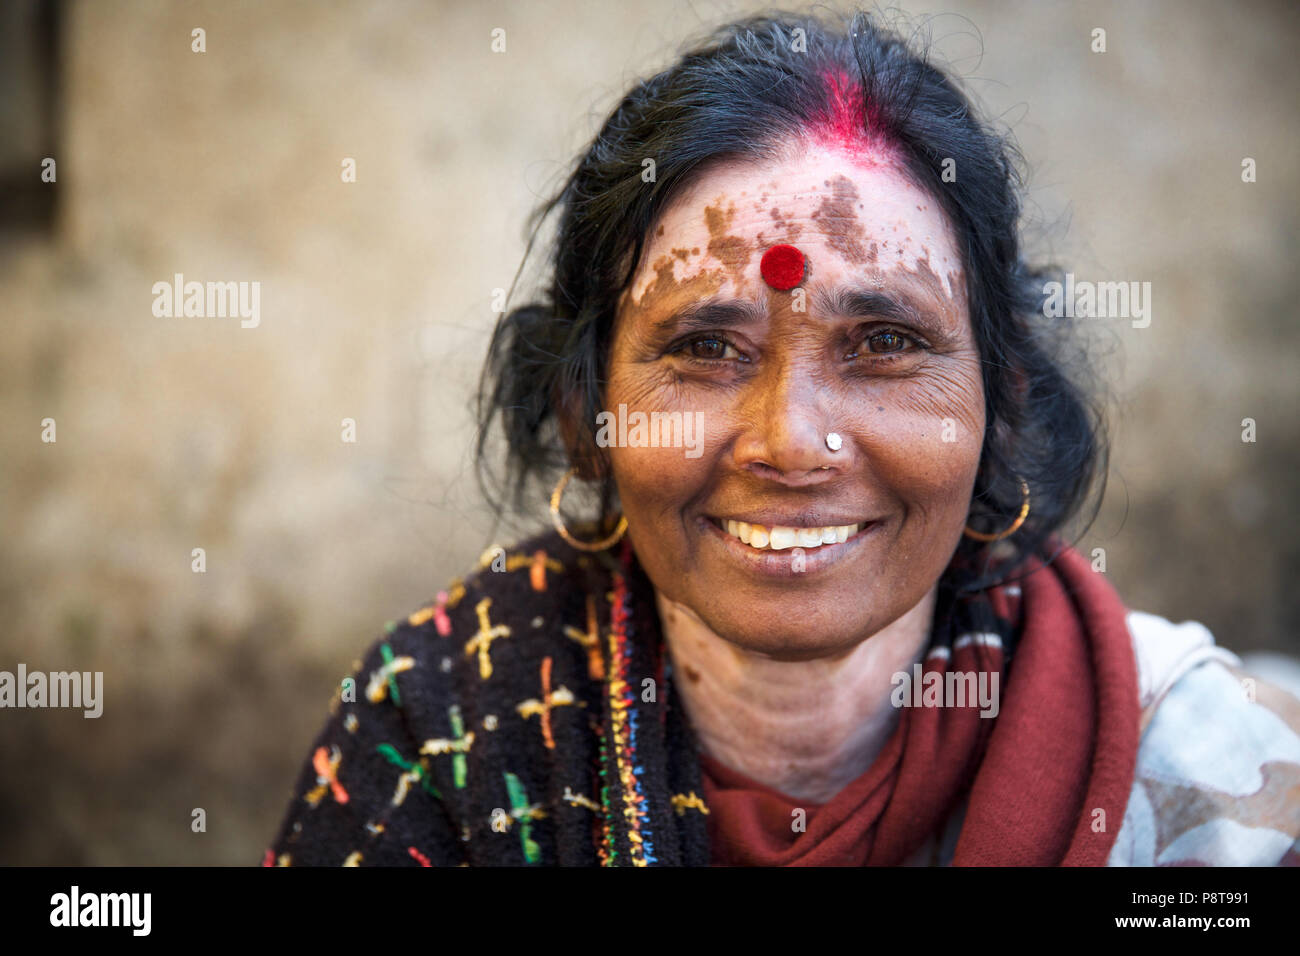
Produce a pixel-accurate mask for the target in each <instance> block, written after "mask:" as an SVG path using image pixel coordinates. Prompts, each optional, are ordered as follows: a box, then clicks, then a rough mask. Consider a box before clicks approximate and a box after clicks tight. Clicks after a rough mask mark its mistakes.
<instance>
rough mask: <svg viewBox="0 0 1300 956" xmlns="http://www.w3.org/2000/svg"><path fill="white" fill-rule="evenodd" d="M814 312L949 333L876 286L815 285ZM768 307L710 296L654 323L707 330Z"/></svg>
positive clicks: (754, 317) (757, 316)
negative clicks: (870, 287)
mask: <svg viewBox="0 0 1300 956" xmlns="http://www.w3.org/2000/svg"><path fill="white" fill-rule="evenodd" d="M811 298H812V306H813V310H814V311H815V313H817V314H820V315H826V316H835V317H842V318H850V319H884V320H887V321H888V320H892V321H895V322H902V323H905V324H908V325H912V326H915V327H916V328H918V329H921V330H923V331H925V332H927V333H929V334H930V335H932V336H934V337H935V338H936V339H942V338H946V337H948V336H949V335H951V334H952V333H951V330H950V329H948V328H947V325H946V323H944V322H943V321H942V320H940V319H939V318H938V317H937V316H934V315H931V314H930V313H929V312H928V310H922V309H919V308H917V307H916V305H915V304H913V302H912V300H911V297H910V296H907V295H905V294H904V295H894V294H891V293H888V292H882V291H880V290H877V289H863V288H854V287H845V286H837V287H836V288H834V289H829V290H828V289H825V288H821V287H819V288H816V289H814V290H813V291H812V293H811ZM766 318H767V310H766V309H765V308H764V307H763V306H761V305H759V304H758V303H757V302H752V301H749V300H746V299H720V298H718V297H717V296H713V297H711V298H707V299H701V300H700V301H698V302H692V303H689V304H688V305H685V306H683V307H682V308H680V309H678V310H676V311H675V312H673V313H672V314H671V315H669V316H667V317H666V318H664V319H660V320H659V321H658V322H656V323H654V331H655V332H658V333H665V334H667V333H690V332H706V331H710V330H713V329H722V328H737V327H743V326H746V325H753V324H757V323H759V322H762V321H765V320H766Z"/></svg>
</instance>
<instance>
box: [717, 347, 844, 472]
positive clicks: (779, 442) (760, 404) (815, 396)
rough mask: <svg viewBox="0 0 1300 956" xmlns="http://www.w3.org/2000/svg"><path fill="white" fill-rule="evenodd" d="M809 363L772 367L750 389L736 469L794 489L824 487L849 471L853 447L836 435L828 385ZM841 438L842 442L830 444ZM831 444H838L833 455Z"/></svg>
mask: <svg viewBox="0 0 1300 956" xmlns="http://www.w3.org/2000/svg"><path fill="white" fill-rule="evenodd" d="M818 378H819V376H817V375H816V374H815V372H814V370H813V369H811V368H809V367H808V366H807V365H806V364H805V363H800V362H794V361H789V362H785V363H783V364H781V365H780V366H776V365H773V366H771V367H770V369H769V370H768V371H767V373H766V374H761V375H758V376H756V377H755V378H754V379H753V380H751V381H750V382H749V383H748V384H747V385H746V386H745V393H744V395H743V397H742V402H741V409H740V411H741V420H742V421H743V422H744V425H743V427H742V429H741V433H740V435H739V437H738V438H737V439H736V443H735V445H734V450H733V456H734V458H735V461H736V464H737V465H738V466H739V467H741V468H744V469H745V470H746V471H749V472H751V473H752V474H755V475H757V476H759V477H762V478H767V479H769V480H772V481H777V482H780V483H781V484H784V485H788V486H790V487H801V486H806V485H816V484H821V483H823V482H826V481H831V480H833V479H834V478H837V477H839V476H841V475H843V474H845V473H847V472H848V471H849V469H850V468H851V467H852V461H853V445H852V442H851V441H850V440H849V436H848V435H847V434H845V433H844V432H843V429H842V427H841V429H838V430H837V429H836V427H835V422H834V421H833V420H832V419H834V418H835V416H834V414H832V413H831V412H830V411H829V407H830V406H831V405H833V404H834V403H833V402H832V401H830V400H828V383H826V382H825V381H818ZM832 432H836V433H838V434H839V437H840V441H839V442H838V443H837V442H835V441H834V439H832V440H831V442H830V443H828V442H827V435H828V434H830V433H832ZM831 444H839V446H840V447H839V449H838V450H832V449H831V447H830V445H831Z"/></svg>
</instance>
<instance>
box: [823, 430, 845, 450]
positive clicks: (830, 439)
mask: <svg viewBox="0 0 1300 956" xmlns="http://www.w3.org/2000/svg"><path fill="white" fill-rule="evenodd" d="M843 444H844V439H842V438H840V436H839V435H838V434H837V433H836V432H831V433H830V434H829V435H827V436H826V447H827V448H829V449H830V450H831V451H839V450H840V446H841V445H843Z"/></svg>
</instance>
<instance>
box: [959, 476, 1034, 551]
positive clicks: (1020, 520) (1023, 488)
mask: <svg viewBox="0 0 1300 956" xmlns="http://www.w3.org/2000/svg"><path fill="white" fill-rule="evenodd" d="M1020 493H1021V494H1022V495H1023V496H1024V499H1025V501H1024V504H1022V505H1021V506H1020V514H1018V515H1016V520H1015V521H1013V522H1011V527H1009V528H1007V530H1005V531H1002V532H1000V533H998V534H985V533H984V532H982V531H972V530H971V529H970V525H967V526H966V528H965V530H964V531H962V534H964V535H966V537H968V538H974V539H975V540H976V541H1001V540H1002V539H1003V538H1008V537H1010V536H1011V535H1013V534H1015V533H1016V532H1017V531H1019V530H1020V526H1021V525H1022V524H1024V523H1025V519H1026V518H1028V517H1029V483H1028V482H1027V481H1025V480H1024V479H1023V478H1022V479H1020Z"/></svg>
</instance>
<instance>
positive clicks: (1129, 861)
mask: <svg viewBox="0 0 1300 956" xmlns="http://www.w3.org/2000/svg"><path fill="white" fill-rule="evenodd" d="M1127 623H1128V628H1129V634H1130V637H1131V639H1132V643H1133V654H1134V658H1135V660H1136V663H1137V672H1138V693H1139V697H1140V704H1141V707H1142V716H1141V727H1140V729H1141V742H1140V744H1139V747H1138V756H1137V768H1136V773H1135V778H1134V784H1133V789H1132V792H1131V794H1130V796H1129V803H1128V807H1127V809H1126V812H1125V815H1124V820H1123V823H1122V825H1121V828H1120V832H1119V834H1118V836H1117V838H1116V842H1115V846H1114V848H1113V850H1112V852H1111V855H1110V860H1109V863H1110V864H1111V865H1112V866H1115V865H1121V866H1122V865H1131V866H1164V865H1210V866H1259V865H1266V866H1271V865H1276V864H1279V863H1283V864H1285V863H1289V862H1300V857H1297V852H1298V847H1297V839H1298V838H1300V800H1297V799H1296V793H1297V788H1298V787H1300V700H1297V699H1296V698H1295V697H1294V696H1292V695H1291V694H1290V693H1288V692H1287V691H1285V690H1282V689H1281V688H1278V687H1275V686H1273V685H1272V684H1270V683H1268V682H1267V681H1264V680H1261V679H1259V678H1258V677H1256V676H1254V675H1253V674H1251V673H1250V672H1249V671H1248V670H1247V669H1246V668H1245V667H1244V666H1243V664H1242V661H1241V659H1240V658H1238V657H1237V655H1235V654H1233V653H1232V652H1231V651H1228V650H1227V649H1226V648H1223V647H1220V646H1218V645H1217V644H1216V643H1215V641H1214V637H1213V636H1212V635H1211V634H1210V632H1209V631H1208V630H1207V629H1206V628H1205V627H1204V626H1203V625H1201V624H1198V623H1196V622H1192V621H1188V622H1184V623H1181V624H1174V623H1173V622H1171V621H1168V620H1166V619H1165V618H1162V617H1159V616H1157V615H1154V614H1146V613H1143V612H1141V611H1130V612H1129V613H1128V615H1127Z"/></svg>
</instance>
